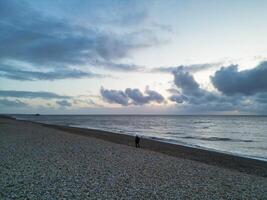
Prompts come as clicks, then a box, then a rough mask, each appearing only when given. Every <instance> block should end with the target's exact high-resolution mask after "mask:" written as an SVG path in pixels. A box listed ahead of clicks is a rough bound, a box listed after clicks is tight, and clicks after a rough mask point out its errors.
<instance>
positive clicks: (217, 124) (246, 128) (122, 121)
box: [13, 115, 267, 161]
mask: <svg viewBox="0 0 267 200" xmlns="http://www.w3.org/2000/svg"><path fill="white" fill-rule="evenodd" d="M13 117H15V118H17V119H21V120H30V121H34V122H41V123H45V124H57V125H64V126H71V127H80V128H88V129H98V130H105V131H111V132H115V133H119V134H127V135H134V136H135V135H139V136H140V137H141V138H142V137H143V138H150V139H153V140H159V141H163V142H167V143H173V144H179V145H185V146H190V147H193V148H201V149H208V150H211V151H218V152H224V153H228V154H232V155H238V156H242V157H249V158H254V159H259V160H264V161H267V116H221V115H220V116H214V115H213V116H207V115H204V116H203V115H201V116H196V115H193V116H188V115H183V116H181V115H178V116H177V115H40V116H36V115H14V116H13Z"/></svg>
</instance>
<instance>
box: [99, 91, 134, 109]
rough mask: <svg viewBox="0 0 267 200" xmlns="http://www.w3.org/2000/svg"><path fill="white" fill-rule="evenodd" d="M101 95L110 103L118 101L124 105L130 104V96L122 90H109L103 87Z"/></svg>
mask: <svg viewBox="0 0 267 200" xmlns="http://www.w3.org/2000/svg"><path fill="white" fill-rule="evenodd" d="M100 93H101V96H102V97H103V98H104V100H106V101H107V102H109V103H117V104H120V105H123V106H127V105H128V101H129V98H128V96H127V95H126V94H125V93H124V92H123V91H121V90H107V89H104V88H103V87H101V89H100Z"/></svg>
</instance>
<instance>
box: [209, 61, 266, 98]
mask: <svg viewBox="0 0 267 200" xmlns="http://www.w3.org/2000/svg"><path fill="white" fill-rule="evenodd" d="M211 81H212V83H213V85H214V87H215V88H217V89H218V90H219V91H220V92H222V93H223V94H226V95H235V94H243V95H253V94H256V93H260V92H267V61H265V62H262V63H260V64H259V65H258V66H257V67H255V68H253V69H249V70H243V71H238V66H237V65H231V66H229V67H222V68H221V69H220V70H218V71H216V73H215V74H214V76H212V77H211Z"/></svg>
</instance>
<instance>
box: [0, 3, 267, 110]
mask: <svg viewBox="0 0 267 200" xmlns="http://www.w3.org/2000/svg"><path fill="white" fill-rule="evenodd" d="M266 9H267V1H265V0H254V1H251V0H235V1H232V0H224V1H213V0H202V1H198V0H169V1H164V0H146V1H141V0H127V1H126V0H103V1H98V0H68V1H63V0H53V1H52V0H47V1H43V0H35V1H32V0H17V1H16V0H0V44H1V45H0V113H18V114H26V113H28V114H34V113H40V114H174V115H180V114H189V115H191V114H216V115H220V114H222V115H225V114H227V115H228V114H229V115H242V114H245V115H247V114H248V115H250V114H251V115H255V114H259V115H266V114H267V37H266V35H267V22H266V19H267V12H266Z"/></svg>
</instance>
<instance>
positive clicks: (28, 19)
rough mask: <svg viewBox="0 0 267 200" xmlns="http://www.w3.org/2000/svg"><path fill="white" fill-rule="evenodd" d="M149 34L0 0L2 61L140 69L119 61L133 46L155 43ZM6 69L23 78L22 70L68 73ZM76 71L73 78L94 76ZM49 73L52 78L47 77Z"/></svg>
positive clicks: (54, 67)
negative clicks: (74, 21)
mask: <svg viewBox="0 0 267 200" xmlns="http://www.w3.org/2000/svg"><path fill="white" fill-rule="evenodd" d="M149 38H152V37H146V36H144V35H142V34H141V33H140V34H130V33H129V34H126V33H125V34H123V35H121V34H115V33H112V32H110V31H103V30H99V29H97V28H95V27H86V28H85V27H81V26H79V25H77V24H71V23H70V22H69V21H67V20H64V19H59V18H57V17H49V16H45V15H44V14H42V13H40V12H37V11H35V10H33V9H32V8H31V7H30V5H29V4H27V3H25V2H24V1H14V0H10V1H4V0H0V43H1V45H0V64H1V65H5V64H7V62H8V61H16V62H17V63H19V62H22V63H26V64H28V65H31V66H33V67H34V68H36V69H40V68H46V69H50V70H54V71H58V70H62V68H68V67H69V66H75V65H91V66H102V67H104V68H105V69H110V70H126V71H130V70H137V69H138V66H136V65H133V64H124V63H120V62H118V60H119V59H122V58H126V57H128V55H129V53H130V52H131V51H132V50H135V49H139V48H144V47H147V46H151V45H153V42H154V41H153V40H150V39H149ZM1 65H0V68H1V69H2V68H3V67H2V66H1ZM18 67H19V66H17V68H18ZM2 71H3V69H2ZM35 71H36V70H35ZM5 73H6V74H7V75H6V76H5V77H7V78H14V77H18V78H20V80H22V79H23V78H21V76H20V75H21V74H22V73H24V74H25V75H29V76H30V77H29V78H27V77H25V78H24V79H25V80H27V79H28V80H35V78H36V77H42V78H43V77H46V78H44V80H54V79H57V78H59V79H62V78H64V77H66V76H69V71H68V70H66V71H64V70H62V72H61V74H60V75H54V74H49V73H48V74H41V73H42V72H40V74H38V72H33V74H30V73H28V72H25V71H24V70H23V69H21V70H20V71H12V70H10V71H8V70H5ZM18 73H20V75H18ZM64 73H66V74H67V75H64ZM75 73H76V75H74V76H73V77H72V78H80V77H91V74H84V72H79V73H78V72H77V71H76V72H75ZM75 73H74V74H75ZM50 75H51V76H52V78H47V77H48V76H50ZM2 76H3V75H2ZM42 78H41V79H42ZM37 79H38V78H37Z"/></svg>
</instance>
